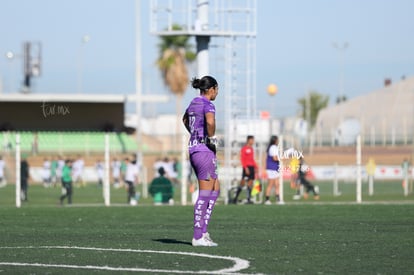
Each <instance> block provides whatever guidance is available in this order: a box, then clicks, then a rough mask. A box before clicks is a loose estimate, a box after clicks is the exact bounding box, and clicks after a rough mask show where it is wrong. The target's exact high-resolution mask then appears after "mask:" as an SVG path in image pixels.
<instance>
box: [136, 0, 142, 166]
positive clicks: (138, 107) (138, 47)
mask: <svg viewBox="0 0 414 275" xmlns="http://www.w3.org/2000/svg"><path fill="white" fill-rule="evenodd" d="M141 42H142V41H141V1H140V0H136V1H135V90H136V97H137V98H136V102H135V110H136V111H135V112H136V116H137V124H136V130H135V133H136V139H137V144H138V152H137V162H141V161H142V155H141V154H142V136H141V134H142V133H141V131H142V129H141V116H142V69H141V68H142V56H141ZM137 165H138V163H137Z"/></svg>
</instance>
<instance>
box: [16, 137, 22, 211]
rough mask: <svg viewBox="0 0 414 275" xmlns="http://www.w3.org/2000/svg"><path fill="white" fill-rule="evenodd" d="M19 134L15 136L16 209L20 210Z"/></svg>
mask: <svg viewBox="0 0 414 275" xmlns="http://www.w3.org/2000/svg"><path fill="white" fill-rule="evenodd" d="M20 168H21V167H20V134H19V133H17V134H16V207H17V208H20V206H21V204H22V201H21V194H20V193H21V187H20Z"/></svg>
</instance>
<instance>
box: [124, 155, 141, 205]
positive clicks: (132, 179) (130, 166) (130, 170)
mask: <svg viewBox="0 0 414 275" xmlns="http://www.w3.org/2000/svg"><path fill="white" fill-rule="evenodd" d="M125 163H126V171H125V183H126V184H127V186H128V201H127V202H128V203H129V204H131V205H136V204H137V201H136V199H135V195H136V194H135V184H137V183H138V167H137V165H136V163H134V162H132V161H130V159H129V158H125Z"/></svg>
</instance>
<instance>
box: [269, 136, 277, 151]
mask: <svg viewBox="0 0 414 275" xmlns="http://www.w3.org/2000/svg"><path fill="white" fill-rule="evenodd" d="M277 140H279V138H278V137H277V136H271V137H270V141H269V145H268V146H267V150H266V151H267V152H268V151H269V149H270V146H272V145H273V144H275V142H276V141H277Z"/></svg>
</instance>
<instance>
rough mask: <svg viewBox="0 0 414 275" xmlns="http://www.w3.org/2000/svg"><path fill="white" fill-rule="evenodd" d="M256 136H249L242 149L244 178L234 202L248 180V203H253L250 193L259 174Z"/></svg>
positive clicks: (241, 159) (241, 157)
mask: <svg viewBox="0 0 414 275" xmlns="http://www.w3.org/2000/svg"><path fill="white" fill-rule="evenodd" d="M253 145H254V136H247V141H246V144H245V145H244V146H243V147H242V148H241V150H240V162H241V164H242V167H243V172H242V179H241V181H240V186H239V187H237V192H236V196H235V198H234V199H233V203H237V199H238V197H239V195H240V192H241V190H242V189H243V187H244V186H245V184H246V181H247V203H249V204H250V203H252V202H251V200H250V196H251V195H250V193H251V190H252V186H253V181H254V179H255V178H256V174H257V164H256V161H255V160H254V148H253Z"/></svg>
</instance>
